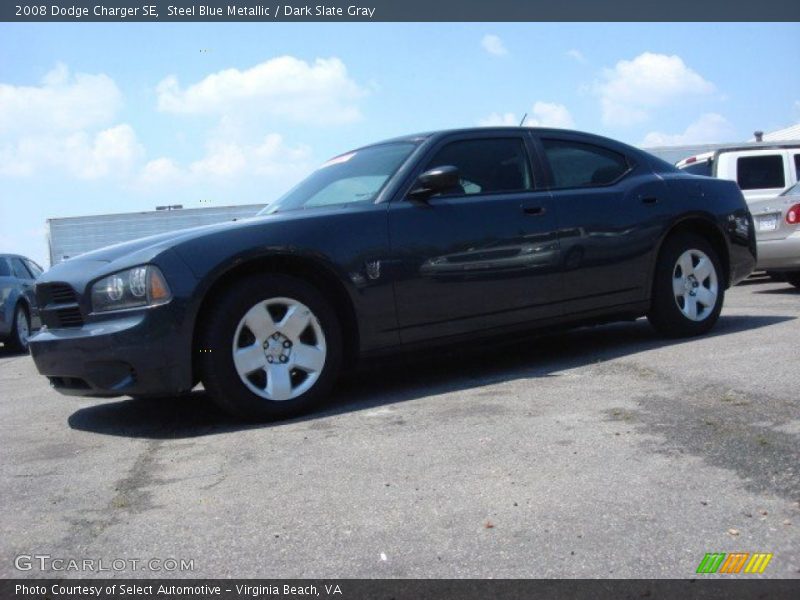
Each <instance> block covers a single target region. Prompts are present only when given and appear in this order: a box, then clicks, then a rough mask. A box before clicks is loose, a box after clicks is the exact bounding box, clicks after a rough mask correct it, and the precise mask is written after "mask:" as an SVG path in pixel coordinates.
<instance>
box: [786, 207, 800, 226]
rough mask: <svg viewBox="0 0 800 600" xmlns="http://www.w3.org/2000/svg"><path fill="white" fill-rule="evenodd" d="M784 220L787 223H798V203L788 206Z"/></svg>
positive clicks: (799, 212) (799, 208)
mask: <svg viewBox="0 0 800 600" xmlns="http://www.w3.org/2000/svg"><path fill="white" fill-rule="evenodd" d="M786 222H787V223H788V224H789V225H798V224H800V204H795V205H793V206H790V207H789V210H787V211H786Z"/></svg>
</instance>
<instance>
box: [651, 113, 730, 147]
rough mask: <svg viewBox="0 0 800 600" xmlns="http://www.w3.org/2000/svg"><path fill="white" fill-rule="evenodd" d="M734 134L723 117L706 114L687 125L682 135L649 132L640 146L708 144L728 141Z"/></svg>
mask: <svg viewBox="0 0 800 600" xmlns="http://www.w3.org/2000/svg"><path fill="white" fill-rule="evenodd" d="M734 134H735V132H734V129H733V126H732V125H731V124H730V122H729V121H728V120H727V119H726V118H725V117H723V116H722V115H719V114H716V113H706V114H704V115H702V116H700V118H698V119H697V120H696V121H694V122H693V123H691V124H689V126H688V127H687V128H686V129H685V130H684V132H683V133H675V134H668V133H661V132H659V131H651V132H650V133H648V134H647V135H646V136H645V138H644V140H642V143H641V144H640V145H641V146H643V147H645V148H652V147H656V146H682V145H686V144H706V143H708V144H710V143H715V142H725V141H730V140H731V139H732V138H733V136H734Z"/></svg>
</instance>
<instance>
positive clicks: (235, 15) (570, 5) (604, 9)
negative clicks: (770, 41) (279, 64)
mask: <svg viewBox="0 0 800 600" xmlns="http://www.w3.org/2000/svg"><path fill="white" fill-rule="evenodd" d="M0 21H12V22H46V21H62V22H81V21H104V22H128V21H130V22H134V21H138V22H191V21H206V22H214V21H219V22H225V21H251V22H279V21H328V22H336V21H444V22H449V21H484V22H485V21H628V22H630V21H683V22H689V21H709V22H717V21H761V22H768V21H783V22H785V21H800V2H797V1H796V0H760V1H759V2H753V1H752V0H704V1H702V2H698V1H697V0H670V1H669V2H666V1H664V0H558V1H553V0H439V1H432V0H319V2H318V3H316V2H314V3H311V2H309V3H305V2H300V1H297V2H294V3H284V2H281V1H280V0H269V1H266V0H265V1H262V2H258V1H253V0H243V1H236V0H106V1H103V0H101V1H98V0H48V1H41V2H30V1H22V0H21V1H8V0H4V2H2V3H1V4H0ZM720 50H722V49H720Z"/></svg>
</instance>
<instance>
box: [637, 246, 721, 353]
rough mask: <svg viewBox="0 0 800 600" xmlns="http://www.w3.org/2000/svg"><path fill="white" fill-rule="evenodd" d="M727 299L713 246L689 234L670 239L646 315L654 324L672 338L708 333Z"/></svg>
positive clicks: (662, 258)
mask: <svg viewBox="0 0 800 600" xmlns="http://www.w3.org/2000/svg"><path fill="white" fill-rule="evenodd" d="M724 299H725V282H724V280H723V278H722V269H721V266H720V261H719V257H718V256H717V253H716V251H715V250H714V247H713V246H712V245H711V244H710V243H709V242H708V241H707V240H706V239H705V238H703V237H700V236H698V235H695V234H690V233H679V234H676V235H673V236H671V237H670V238H668V239H667V241H666V242H664V245H663V247H662V248H661V253H660V254H659V257H658V264H657V265H656V272H655V281H654V283H653V299H652V305H651V308H650V313H649V314H648V315H647V318H648V320H649V321H650V323H651V324H652V325H653V327H655V329H656V330H657V331H658V332H659V333H661V334H663V335H667V336H670V337H686V336H692V335H700V334H703V333H706V332H707V331H709V330H710V329H711V328H712V327H713V326H714V324H715V323H716V322H717V319H718V318H719V313H720V311H721V310H722V304H723V301H724Z"/></svg>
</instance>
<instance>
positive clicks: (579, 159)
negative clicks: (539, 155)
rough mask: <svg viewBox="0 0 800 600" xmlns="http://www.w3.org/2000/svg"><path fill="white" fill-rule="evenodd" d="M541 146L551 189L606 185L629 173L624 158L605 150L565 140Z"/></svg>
mask: <svg viewBox="0 0 800 600" xmlns="http://www.w3.org/2000/svg"><path fill="white" fill-rule="evenodd" d="M542 145H543V146H544V153H545V156H546V157H547V161H548V162H549V163H550V170H551V171H552V173H553V187H554V188H573V187H591V186H600V185H608V184H609V183H614V182H615V181H616V180H617V179H619V178H620V177H622V176H623V175H624V174H625V173H627V172H628V170H629V169H630V165H629V164H628V160H627V159H626V158H625V156H624V155H622V154H620V153H619V152H614V151H613V150H609V149H608V148H601V147H600V146H595V145H593V144H582V143H580V142H571V141H566V140H542Z"/></svg>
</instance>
